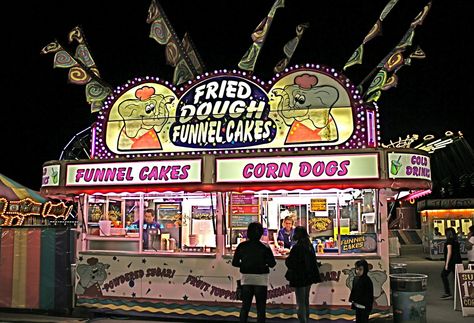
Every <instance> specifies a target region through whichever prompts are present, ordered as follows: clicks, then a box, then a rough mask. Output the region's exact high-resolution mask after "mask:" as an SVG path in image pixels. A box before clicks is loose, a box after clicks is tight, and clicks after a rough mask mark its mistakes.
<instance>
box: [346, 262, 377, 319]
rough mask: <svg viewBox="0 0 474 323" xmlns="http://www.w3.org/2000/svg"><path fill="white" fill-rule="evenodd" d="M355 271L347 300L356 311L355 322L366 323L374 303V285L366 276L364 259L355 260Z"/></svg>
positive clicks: (367, 268) (367, 271)
mask: <svg viewBox="0 0 474 323" xmlns="http://www.w3.org/2000/svg"><path fill="white" fill-rule="evenodd" d="M355 273H356V276H355V277H354V281H353V282H352V289H351V294H350V296H349V302H351V303H352V304H351V307H352V309H355V311H356V322H357V323H366V322H369V315H370V312H371V311H372V306H373V303H374V285H373V283H372V280H371V279H370V277H369V276H368V273H369V264H368V263H367V261H366V260H365V259H361V260H358V261H356V263H355Z"/></svg>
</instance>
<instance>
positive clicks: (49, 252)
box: [0, 174, 73, 311]
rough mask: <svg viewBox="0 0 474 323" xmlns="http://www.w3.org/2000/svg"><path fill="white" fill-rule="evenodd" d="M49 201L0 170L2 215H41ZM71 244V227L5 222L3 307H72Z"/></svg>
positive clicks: (0, 244) (0, 256)
mask: <svg viewBox="0 0 474 323" xmlns="http://www.w3.org/2000/svg"><path fill="white" fill-rule="evenodd" d="M2 201H3V202H2ZM21 201H23V202H21ZM25 201H26V203H25ZM20 202H21V203H20ZM15 203H16V204H15ZM46 203H48V200H47V199H46V198H44V197H42V196H41V195H40V194H38V193H37V192H35V191H34V190H31V189H29V188H27V187H24V186H22V185H21V184H19V183H17V182H15V181H13V180H11V179H10V178H8V177H6V176H4V175H1V174H0V215H4V216H10V214H8V212H10V213H11V212H13V211H15V212H19V213H21V214H23V213H25V214H31V215H41V213H40V210H41V207H42V206H43V205H45V204H46ZM38 205H39V207H37V206H38ZM32 206H33V207H32ZM4 221H8V220H4ZM4 224H5V222H4ZM72 245H73V244H72V238H71V233H70V230H69V228H67V227H48V226H31V225H30V226H28V225H23V226H0V286H1V288H0V308H2V307H3V308H24V309H40V310H63V311H67V310H68V309H69V308H70V307H71V303H72V301H71V295H72V288H71V274H70V273H71V256H72V254H73V253H72V252H71V246H72Z"/></svg>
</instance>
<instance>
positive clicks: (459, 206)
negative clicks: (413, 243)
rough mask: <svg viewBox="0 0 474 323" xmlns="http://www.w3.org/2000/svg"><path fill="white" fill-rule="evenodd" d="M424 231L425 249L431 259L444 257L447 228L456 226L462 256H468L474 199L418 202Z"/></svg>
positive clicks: (473, 220) (473, 218)
mask: <svg viewBox="0 0 474 323" xmlns="http://www.w3.org/2000/svg"><path fill="white" fill-rule="evenodd" d="M418 211H419V212H420V215H421V229H422V232H423V250H424V252H425V254H426V256H427V257H428V258H430V259H443V258H444V244H445V242H446V234H445V230H446V229H447V228H454V230H455V231H456V232H457V234H458V240H459V243H460V245H461V256H463V258H466V257H467V250H466V241H467V234H468V232H469V227H470V226H471V225H473V223H474V199H473V198H457V199H454V198H452V199H426V200H423V201H420V202H418Z"/></svg>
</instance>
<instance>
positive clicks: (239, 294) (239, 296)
mask: <svg viewBox="0 0 474 323" xmlns="http://www.w3.org/2000/svg"><path fill="white" fill-rule="evenodd" d="M235 299H236V300H238V301H241V300H242V284H241V283H240V279H237V288H236V289H235Z"/></svg>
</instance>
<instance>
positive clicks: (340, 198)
mask: <svg viewBox="0 0 474 323" xmlns="http://www.w3.org/2000/svg"><path fill="white" fill-rule="evenodd" d="M377 117H378V108H377V106H376V105H375V104H371V103H366V102H364V101H363V100H362V99H361V96H360V94H359V92H358V91H357V90H356V88H355V86H354V85H352V84H351V83H350V82H349V80H348V79H347V78H346V77H344V76H343V75H340V74H339V73H337V72H336V71H335V70H334V69H331V68H328V67H325V66H321V65H315V64H307V65H305V66H299V67H292V68H289V69H288V71H287V72H285V73H283V74H277V75H276V76H275V77H274V78H273V79H272V80H271V81H268V82H267V81H265V82H264V81H261V80H259V79H257V78H256V77H255V76H249V75H247V74H246V73H245V72H240V71H216V72H214V73H206V74H205V75H202V76H198V77H197V78H196V79H195V80H194V81H192V82H189V84H187V85H186V86H183V87H182V88H176V87H174V86H173V85H171V84H170V83H169V82H167V81H163V80H160V79H159V78H155V77H145V78H136V79H134V80H132V81H129V82H128V83H127V84H125V85H123V86H120V87H118V88H117V89H116V90H115V91H114V93H113V94H112V95H111V96H110V97H109V98H108V99H107V100H106V101H105V104H104V107H103V108H102V110H101V111H100V112H99V114H98V118H97V122H96V123H95V124H94V126H93V129H92V131H93V132H92V138H93V142H92V151H91V155H92V156H93V158H92V159H90V160H77V161H50V162H47V163H45V165H44V181H43V182H44V183H47V184H44V185H43V186H42V188H41V191H42V192H43V193H44V194H46V195H61V194H62V195H69V196H70V195H74V196H75V197H76V199H77V200H78V201H79V207H78V229H79V231H80V234H79V238H78V239H77V259H78V263H77V266H76V289H75V293H76V296H77V303H76V305H77V306H82V307H86V308H90V309H93V310H95V311H104V312H122V313H123V312H125V313H139V314H140V315H153V316H160V317H184V318H185V317H193V318H194V319H198V318H206V319H211V320H223V319H224V320H225V319H229V318H232V319H236V318H237V317H238V315H239V310H240V305H241V304H240V302H238V301H236V300H235V292H234V291H235V287H236V280H237V279H238V278H239V276H240V274H239V272H238V269H237V268H234V267H232V266H231V259H232V254H233V250H235V247H236V245H237V244H238V243H239V242H240V241H242V239H245V237H246V232H245V230H246V227H247V225H248V223H250V222H252V221H260V222H262V224H263V226H264V228H265V235H264V237H263V238H262V239H263V240H264V241H266V242H268V243H269V244H270V246H271V248H272V250H273V252H274V254H275V256H276V258H277V265H276V267H275V268H274V269H273V270H271V272H270V285H269V287H268V305H267V318H268V319H294V318H295V317H296V312H295V298H294V293H293V292H292V289H291V288H290V287H289V285H288V282H287V281H286V280H285V278H284V276H285V272H286V267H285V263H284V260H285V257H286V255H285V254H286V253H287V252H288V250H284V249H280V248H279V247H278V246H277V245H276V244H275V243H274V240H275V238H274V236H275V233H276V232H277V230H278V229H279V228H280V225H281V221H282V220H283V218H284V217H285V216H287V215H290V216H292V217H293V218H294V220H295V224H296V225H304V226H306V227H307V228H308V231H309V233H310V235H311V239H312V241H313V243H314V244H315V246H316V248H317V249H318V259H319V260H320V261H321V263H322V267H321V268H320V272H321V277H322V283H320V284H318V285H313V287H312V291H311V295H310V304H311V309H310V317H311V318H312V319H323V318H324V319H326V318H328V319H331V320H352V318H353V316H352V311H351V309H350V307H349V302H348V298H349V293H350V286H351V284H352V280H353V279H354V277H355V272H354V269H353V266H354V263H355V261H356V260H357V259H359V258H360V257H364V258H365V259H367V260H368V262H369V263H370V267H371V271H370V275H371V278H372V281H373V283H374V292H375V303H376V306H375V309H374V313H381V312H384V311H388V310H389V306H390V300H389V299H390V298H389V297H388V295H390V290H389V288H390V287H389V285H390V284H389V281H388V272H389V256H388V226H387V201H388V200H389V199H391V198H393V197H394V196H396V194H397V192H398V191H399V190H405V189H408V190H409V189H428V188H430V187H431V181H430V163H429V157H428V156H427V154H425V153H424V152H422V151H418V150H413V149H384V148H381V147H380V146H379V144H378V141H379V130H378V129H379V126H378V118H377ZM54 172H57V173H58V174H59V181H58V182H57V183H54V184H53V183H52V182H51V181H47V179H48V178H49V176H50V174H52V173H54ZM145 209H152V210H154V211H155V214H156V220H157V221H158V222H159V224H160V230H159V234H158V233H157V235H159V236H157V237H156V239H158V241H159V243H157V244H156V246H155V247H153V248H151V249H149V248H147V246H146V247H145V246H144V245H143V244H142V243H141V241H142V237H143V235H144V229H143V224H144V218H143V214H144V211H145ZM111 217H113V219H111ZM101 221H106V222H105V223H106V225H107V226H108V225H110V228H109V227H107V230H106V232H105V233H106V234H104V232H103V230H101V227H100V222H101ZM133 221H139V224H140V225H139V226H138V230H136V229H135V228H132V227H131V226H130V225H128V224H129V223H130V222H133ZM171 238H173V239H174V244H172V243H171V242H170V240H171ZM171 246H172V247H171ZM91 273H94V275H92V274H91ZM252 315H253V316H255V313H251V314H250V316H251V317H252Z"/></svg>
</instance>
